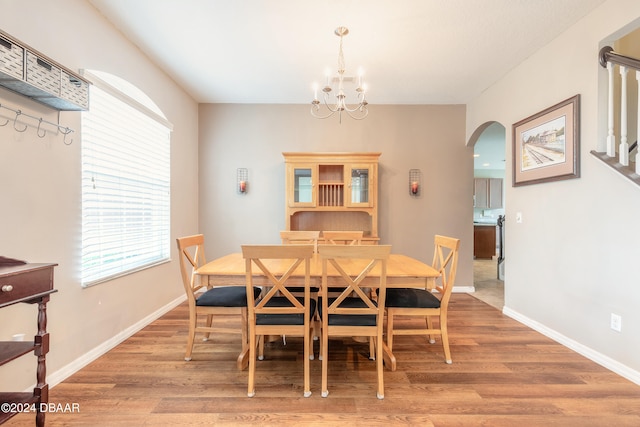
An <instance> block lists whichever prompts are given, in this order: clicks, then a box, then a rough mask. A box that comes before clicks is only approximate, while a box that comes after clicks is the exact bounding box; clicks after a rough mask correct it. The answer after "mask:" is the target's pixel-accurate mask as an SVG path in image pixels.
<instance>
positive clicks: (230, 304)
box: [176, 234, 260, 369]
mask: <svg viewBox="0 0 640 427" xmlns="http://www.w3.org/2000/svg"><path fill="white" fill-rule="evenodd" d="M176 242H177V244H178V251H179V252H180V273H181V276H182V283H183V285H184V290H185V292H186V294H187V303H188V304H189V335H187V350H186V353H185V356H184V360H186V361H189V360H191V353H192V351H193V345H194V341H195V336H196V333H197V332H204V333H205V337H204V341H207V340H208V339H209V337H210V334H211V333H212V332H213V333H224V334H229V333H231V334H241V335H242V348H243V350H245V349H246V347H247V345H248V339H247V337H248V333H247V288H246V287H245V286H213V285H212V284H211V283H209V282H207V283H201V281H200V277H198V276H197V275H195V274H194V271H195V270H196V269H197V268H198V267H200V266H202V265H204V264H205V263H206V257H205V253H204V235H202V234H196V235H193V236H186V237H180V238H177V239H176ZM251 294H252V295H253V296H254V297H258V296H259V295H260V288H253V289H252V292H251ZM229 314H235V315H239V316H240V318H241V326H240V328H237V327H217V326H214V325H213V317H214V315H229ZM202 316H206V319H205V321H204V325H202V324H201V321H200V318H201V317H202ZM243 353H244V352H243ZM237 365H238V369H243V368H244V363H243V360H242V357H239V358H238V361H237Z"/></svg>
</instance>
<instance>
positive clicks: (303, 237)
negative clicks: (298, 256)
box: [280, 230, 320, 253]
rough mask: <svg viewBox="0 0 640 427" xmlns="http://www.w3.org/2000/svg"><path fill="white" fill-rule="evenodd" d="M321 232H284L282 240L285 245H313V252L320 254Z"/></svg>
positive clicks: (281, 236)
mask: <svg viewBox="0 0 640 427" xmlns="http://www.w3.org/2000/svg"><path fill="white" fill-rule="evenodd" d="M319 238H320V232H319V231H309V230H283V231H281V232H280V239H281V240H282V244H283V245H308V244H312V245H313V252H314V253H315V252H318V239H319Z"/></svg>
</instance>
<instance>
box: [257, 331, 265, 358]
mask: <svg viewBox="0 0 640 427" xmlns="http://www.w3.org/2000/svg"><path fill="white" fill-rule="evenodd" d="M258 360H264V335H260V339H259V340H258Z"/></svg>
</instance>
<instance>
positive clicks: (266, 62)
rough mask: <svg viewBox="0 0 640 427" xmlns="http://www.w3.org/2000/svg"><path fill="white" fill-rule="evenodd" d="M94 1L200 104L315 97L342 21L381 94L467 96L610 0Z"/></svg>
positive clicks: (426, 98) (355, 65)
mask: <svg viewBox="0 0 640 427" xmlns="http://www.w3.org/2000/svg"><path fill="white" fill-rule="evenodd" d="M88 1H89V2H90V3H91V4H93V5H94V6H95V7H96V8H97V9H98V10H99V11H100V12H101V13H102V14H103V15H104V16H105V17H106V18H107V19H108V20H109V21H111V22H112V23H113V25H114V26H115V27H116V28H118V29H119V30H120V31H121V32H122V33H123V34H124V35H125V36H126V37H127V38H128V39H130V40H131V41H132V42H133V43H135V44H136V45H137V46H138V47H139V48H140V49H141V50H142V51H143V52H145V53H146V54H147V55H148V56H149V58H151V60H152V61H154V62H155V63H157V64H158V65H159V66H160V67H162V68H163V69H164V70H166V72H167V74H168V75H170V76H171V77H172V78H173V79H174V80H175V81H176V82H177V83H178V84H179V85H180V86H182V87H183V88H184V89H185V90H186V91H187V92H188V93H189V94H191V96H192V97H193V98H194V99H195V100H196V101H197V102H199V103H252V104H253V103H270V104H305V103H308V102H311V100H312V98H313V93H312V89H311V87H312V84H313V82H318V83H320V84H322V83H323V82H324V81H323V76H324V72H325V70H326V69H327V67H330V68H332V69H333V70H334V71H335V69H336V67H337V56H338V46H339V38H338V37H337V36H336V35H335V34H334V30H335V29H336V28H337V27H338V26H346V27H348V28H349V31H350V32H349V35H347V36H346V37H345V38H344V56H345V62H346V75H349V76H355V75H356V74H357V71H358V69H359V68H360V67H362V69H363V71H364V78H365V81H366V83H367V86H368V89H367V93H368V95H367V99H368V101H369V102H370V104H371V105H374V104H465V103H467V102H468V101H470V100H472V99H473V98H475V97H476V96H478V95H479V94H480V93H482V91H484V90H485V89H487V88H488V87H490V86H491V85H492V84H493V83H495V82H496V81H498V80H499V79H500V78H501V77H502V76H504V75H505V74H506V73H507V72H508V71H509V70H511V69H512V68H513V67H515V66H516V65H518V64H519V63H521V62H522V61H523V60H525V59H526V58H527V57H529V56H530V55H531V54H532V53H534V52H535V51H536V50H538V49H539V48H541V47H542V46H544V45H545V44H546V43H548V42H549V41H551V40H552V39H553V38H555V37H556V36H557V35H558V34H560V33H562V32H563V31H564V30H565V29H566V28H568V27H569V26H571V25H572V24H573V23H575V22H576V21H578V20H579V19H580V18H582V17H583V16H585V15H586V14H587V13H588V12H590V11H591V10H592V9H593V8H595V7H597V6H598V5H599V4H601V3H602V2H603V1H604V0H397V1H390V0H323V1H318V0H315V1H313V0H271V1H268V0H88ZM105 71H106V70H105Z"/></svg>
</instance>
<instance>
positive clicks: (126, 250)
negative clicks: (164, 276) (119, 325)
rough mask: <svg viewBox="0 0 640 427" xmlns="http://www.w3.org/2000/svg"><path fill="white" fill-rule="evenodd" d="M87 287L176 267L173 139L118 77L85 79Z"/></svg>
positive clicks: (84, 253) (84, 248)
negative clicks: (171, 262)
mask: <svg viewBox="0 0 640 427" xmlns="http://www.w3.org/2000/svg"><path fill="white" fill-rule="evenodd" d="M85 75H86V76H87V77H88V78H89V79H90V80H91V81H92V82H93V83H94V84H93V85H92V86H91V94H90V95H91V107H90V110H89V111H86V112H83V113H82V149H81V151H82V154H81V157H82V267H81V282H82V286H83V287H86V286H91V285H93V284H96V283H99V282H103V281H106V280H108V279H112V278H114V277H118V276H122V275H124V274H127V273H130V272H133V271H137V270H140V269H143V268H146V267H149V266H152V265H156V264H159V263H162V262H165V261H168V260H169V254H170V250H169V246H170V242H169V240H170V237H169V230H170V194H169V191H170V182H171V181H170V132H171V125H170V124H169V123H168V122H167V121H166V119H165V118H164V116H163V115H162V113H161V112H160V111H159V110H158V108H157V107H156V106H155V104H154V103H153V102H152V101H151V100H150V99H149V98H147V97H146V95H144V94H143V93H142V92H140V91H139V90H138V89H137V88H135V87H133V86H132V85H130V84H129V83H127V82H125V81H123V80H122V79H119V78H117V77H115V76H112V75H109V74H106V73H99V72H95V71H94V72H91V73H88V72H85Z"/></svg>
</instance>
